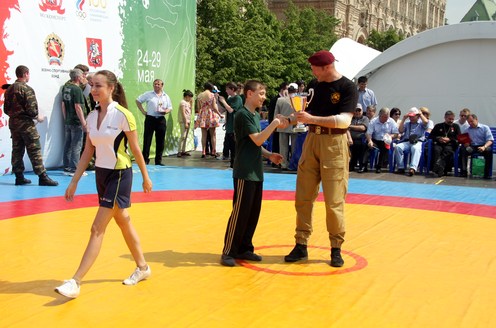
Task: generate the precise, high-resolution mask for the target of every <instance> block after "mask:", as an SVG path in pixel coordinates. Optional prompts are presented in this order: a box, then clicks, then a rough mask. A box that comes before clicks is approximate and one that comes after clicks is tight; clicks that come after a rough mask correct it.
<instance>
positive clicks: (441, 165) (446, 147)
mask: <svg viewBox="0 0 496 328" xmlns="http://www.w3.org/2000/svg"><path fill="white" fill-rule="evenodd" d="M454 154H455V150H454V149H453V145H452V144H451V143H447V144H442V143H435V144H434V149H433V153H432V157H433V158H432V161H433V164H434V165H433V166H432V171H434V172H436V173H444V172H449V171H451V166H453V157H454Z"/></svg>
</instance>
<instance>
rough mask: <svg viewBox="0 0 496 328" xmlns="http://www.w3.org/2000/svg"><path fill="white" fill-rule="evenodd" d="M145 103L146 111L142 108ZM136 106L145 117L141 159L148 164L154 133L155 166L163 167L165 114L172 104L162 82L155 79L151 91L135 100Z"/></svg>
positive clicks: (168, 111) (170, 109) (169, 110)
mask: <svg viewBox="0 0 496 328" xmlns="http://www.w3.org/2000/svg"><path fill="white" fill-rule="evenodd" d="M143 103H146V110H145V109H144V108H143ZM136 106H138V109H139V110H140V112H141V113H143V115H145V130H144V132H143V150H142V152H143V157H144V159H145V163H146V164H148V163H149V162H150V159H149V156H150V147H151V145H152V138H153V134H154V133H155V165H161V166H164V164H163V163H162V153H163V151H164V147H165V132H166V129H167V122H166V120H165V114H168V113H170V112H171V111H172V102H171V100H170V98H169V96H168V95H167V94H166V93H165V92H164V82H163V81H162V80H159V79H156V80H155V81H153V91H148V92H145V93H144V94H142V95H141V96H139V97H138V99H136Z"/></svg>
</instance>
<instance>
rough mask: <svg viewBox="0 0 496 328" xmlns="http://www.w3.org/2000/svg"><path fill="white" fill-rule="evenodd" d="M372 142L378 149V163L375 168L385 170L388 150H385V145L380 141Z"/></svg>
mask: <svg viewBox="0 0 496 328" xmlns="http://www.w3.org/2000/svg"><path fill="white" fill-rule="evenodd" d="M372 141H373V142H374V144H375V145H376V146H377V148H379V161H378V162H377V168H378V169H380V168H386V167H387V166H388V160H389V149H387V148H386V144H385V143H384V141H382V140H375V139H372Z"/></svg>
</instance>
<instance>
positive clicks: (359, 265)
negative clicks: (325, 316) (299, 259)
mask: <svg viewBox="0 0 496 328" xmlns="http://www.w3.org/2000/svg"><path fill="white" fill-rule="evenodd" d="M293 247H294V245H267V246H260V247H257V248H256V249H257V250H260V249H266V248H290V249H292V248H293ZM307 247H308V248H318V249H325V250H329V247H324V246H311V245H308V246H307ZM341 253H342V254H346V255H348V256H349V257H351V258H353V259H354V260H355V264H354V265H353V266H351V267H349V268H343V269H332V270H330V271H322V272H291V271H287V270H273V269H268V268H263V267H260V266H258V265H257V264H254V263H253V262H247V261H244V260H237V262H238V263H239V264H240V265H242V266H243V267H245V268H247V269H251V270H255V271H260V272H266V273H272V274H284V275H288V276H330V275H335V274H344V273H349V272H353V271H358V270H361V269H363V268H365V267H366V266H367V265H368V262H367V260H366V259H365V258H364V257H362V256H360V255H358V254H355V253H353V252H349V251H345V250H341ZM285 265H288V266H290V265H298V263H285ZM329 268H332V267H329Z"/></svg>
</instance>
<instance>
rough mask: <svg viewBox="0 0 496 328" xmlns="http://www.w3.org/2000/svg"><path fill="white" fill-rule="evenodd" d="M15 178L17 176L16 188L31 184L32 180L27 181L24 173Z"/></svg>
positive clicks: (17, 174)
mask: <svg viewBox="0 0 496 328" xmlns="http://www.w3.org/2000/svg"><path fill="white" fill-rule="evenodd" d="M15 176H16V180H15V185H16V186H22V185H25V184H30V183H31V180H29V179H26V178H25V177H24V174H22V173H16V174H15Z"/></svg>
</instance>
